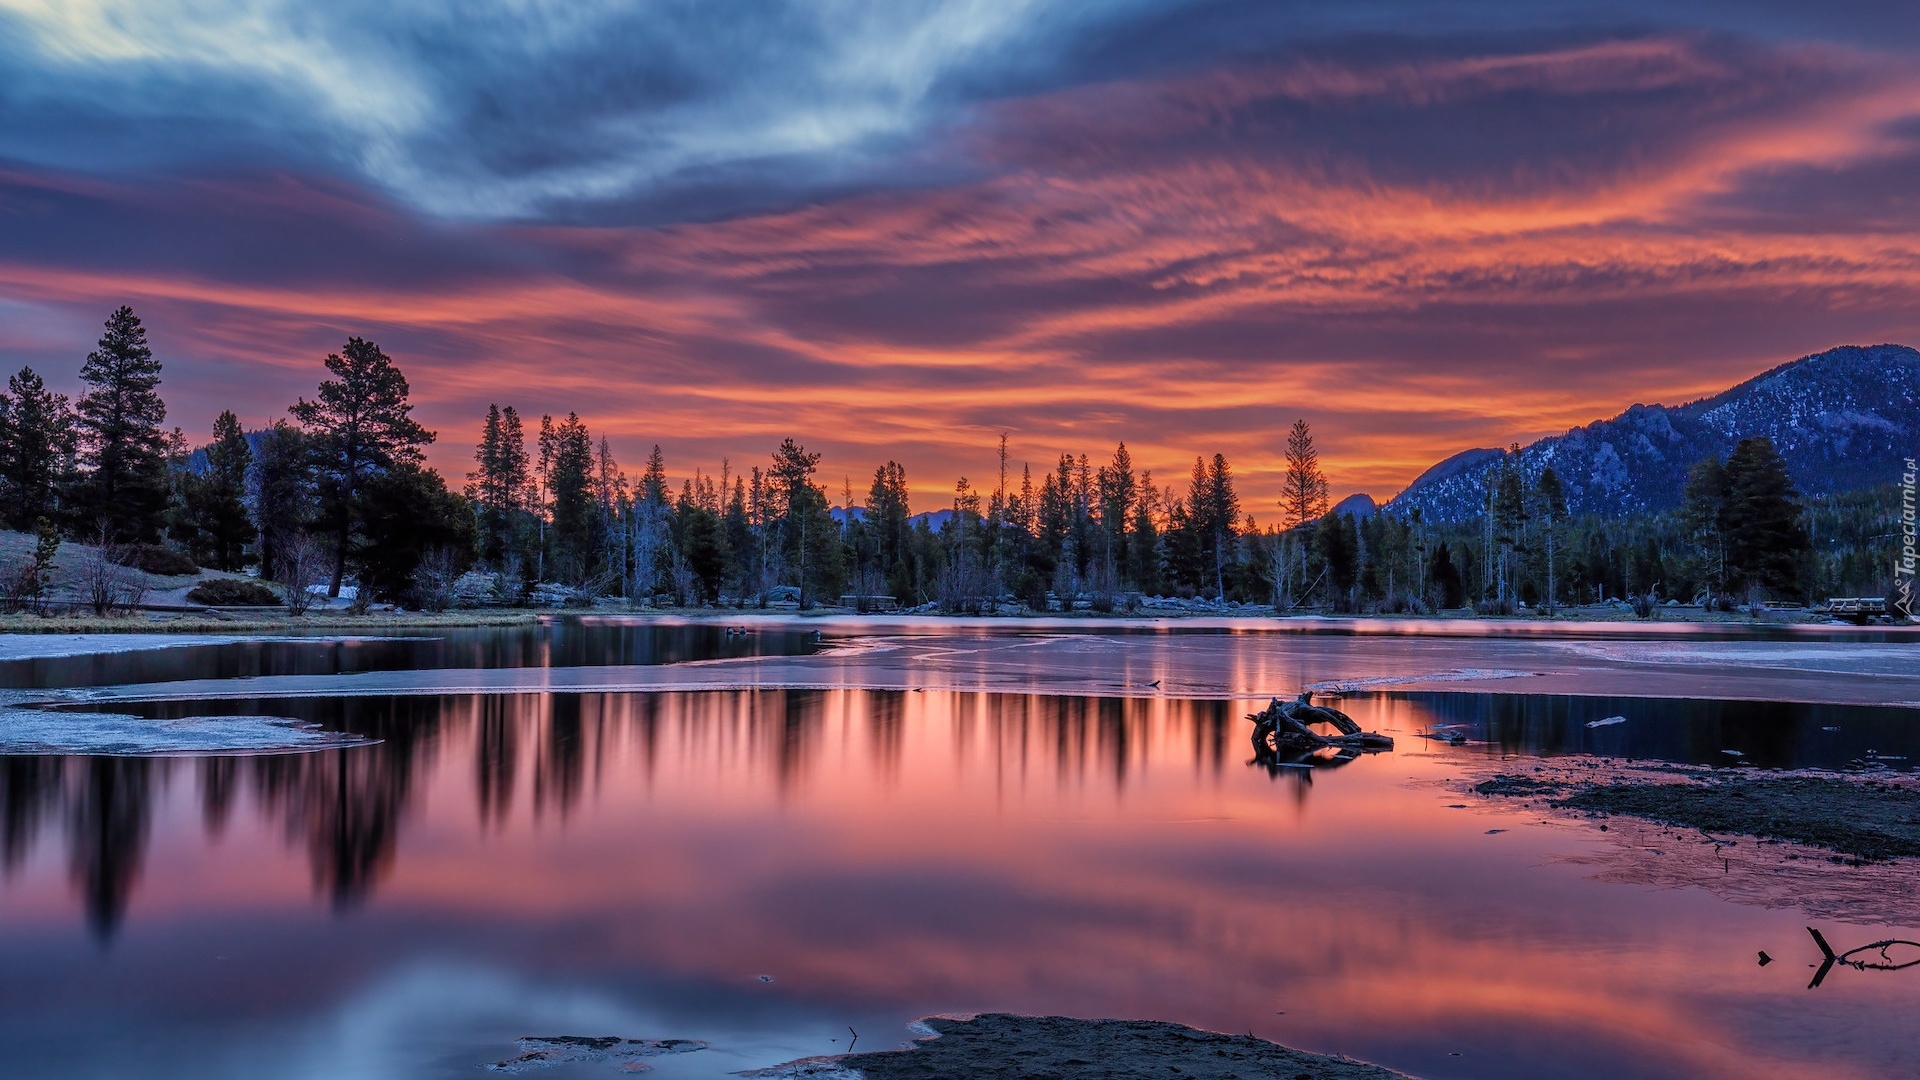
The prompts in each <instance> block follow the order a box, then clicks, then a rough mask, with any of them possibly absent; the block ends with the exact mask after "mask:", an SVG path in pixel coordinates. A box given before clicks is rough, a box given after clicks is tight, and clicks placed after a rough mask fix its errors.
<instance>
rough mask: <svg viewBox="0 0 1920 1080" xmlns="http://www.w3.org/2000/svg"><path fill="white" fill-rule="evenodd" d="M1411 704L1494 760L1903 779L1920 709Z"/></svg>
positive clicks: (1599, 700)
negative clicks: (1603, 761) (1599, 759)
mask: <svg viewBox="0 0 1920 1080" xmlns="http://www.w3.org/2000/svg"><path fill="white" fill-rule="evenodd" d="M1405 697H1406V699H1407V700H1408V701H1409V702H1411V703H1412V704H1413V705H1414V706H1415V707H1417V708H1418V709H1420V710H1421V711H1422V712H1423V713H1426V714H1427V715H1429V716H1430V717H1431V721H1430V724H1429V728H1430V729H1441V730H1451V731H1458V732H1460V733H1461V734H1463V735H1465V736H1466V737H1467V738H1468V739H1469V740H1471V742H1473V743H1475V744H1480V746H1481V748H1482V749H1483V750H1485V751H1486V752H1489V753H1495V754H1534V755H1549V754H1598V755H1602V756H1606V757H1622V758H1638V759H1649V760H1656V761H1673V762H1681V763H1686V764H1694V765H1732V764H1735V763H1737V762H1748V763H1751V764H1753V765H1757V766H1760V767H1762V768H1780V769H1801V768H1823V769H1839V768H1845V767H1847V766H1848V765H1849V764H1852V763H1856V762H1864V761H1874V762H1878V763H1881V764H1884V765H1885V766H1887V767H1890V768H1899V769H1905V768H1911V767H1912V766H1913V765H1914V763H1915V761H1916V760H1920V709H1905V708H1891V707H1874V706H1857V705H1807V704H1799V703H1794V702H1778V701H1701V700H1685V699H1673V698H1623V697H1567V696H1558V695H1547V694H1408V695H1405ZM1615 718H1618V719H1617V720H1616V719H1615ZM1608 721H1612V722H1608ZM1590 725H1592V726H1590ZM1730 751H1737V753H1731V752H1730Z"/></svg>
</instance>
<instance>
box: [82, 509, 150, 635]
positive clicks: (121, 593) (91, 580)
mask: <svg viewBox="0 0 1920 1080" xmlns="http://www.w3.org/2000/svg"><path fill="white" fill-rule="evenodd" d="M124 558H126V552H125V551H123V550H122V549H121V548H120V547H119V546H118V545H116V544H113V543H110V542H109V541H108V540H107V534H106V531H105V530H104V529H102V530H101V534H100V539H99V542H98V543H96V544H95V545H94V546H92V547H90V548H86V549H85V550H83V551H82V552H81V554H80V560H79V564H80V565H79V579H80V591H81V594H82V595H83V596H85V598H86V603H87V606H88V607H90V608H92V609H93V613H94V614H95V615H101V616H105V615H112V614H114V613H116V612H126V611H132V610H133V609H135V608H137V607H139V606H140V602H141V601H142V600H145V599H146V597H147V575H146V574H145V573H143V572H141V571H139V570H136V569H134V568H133V567H131V566H122V565H121V564H120V560H121V559H124Z"/></svg>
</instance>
